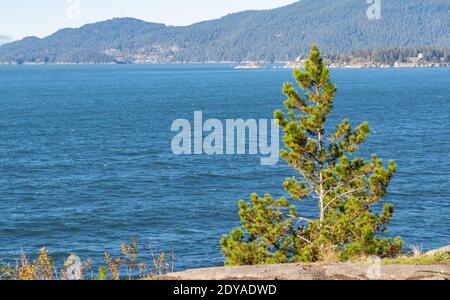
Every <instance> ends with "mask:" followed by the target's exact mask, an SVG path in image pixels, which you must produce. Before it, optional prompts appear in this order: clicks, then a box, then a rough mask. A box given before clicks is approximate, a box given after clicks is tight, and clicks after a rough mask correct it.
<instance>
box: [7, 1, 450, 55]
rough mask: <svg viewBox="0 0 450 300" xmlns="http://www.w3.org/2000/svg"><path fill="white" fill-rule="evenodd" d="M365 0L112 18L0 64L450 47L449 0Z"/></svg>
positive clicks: (14, 49)
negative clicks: (373, 0) (372, 11)
mask: <svg viewBox="0 0 450 300" xmlns="http://www.w3.org/2000/svg"><path fill="white" fill-rule="evenodd" d="M368 8H369V5H368V4H366V1H362V0H341V1H339V2H337V1H332V0H315V1H312V0H308V1H299V2H295V3H293V4H290V5H287V6H283V7H280V8H275V9H270V10H249V11H243V12H238V13H233V14H229V15H226V16H224V17H222V18H220V19H215V20H209V21H203V22H199V23H195V24H192V25H187V26H167V25H165V24H160V23H151V22H146V21H142V20H138V19H135V18H115V19H111V20H106V21H101V22H97V23H91V24H86V25H84V26H82V27H80V28H65V29H61V30H59V31H57V32H55V33H54V34H52V35H50V36H48V37H45V38H42V39H39V38H33V37H29V38H26V39H24V40H22V41H16V42H13V43H9V44H6V45H2V46H0V63H180V62H182V63H186V62H225V61H226V62H241V61H269V62H273V61H288V60H293V59H295V57H297V56H298V55H302V54H305V53H306V52H307V50H308V47H309V45H310V44H311V43H317V44H318V45H319V46H320V47H321V49H323V51H324V53H327V54H336V53H342V52H350V51H353V50H358V49H375V48H385V47H389V48H393V47H399V48H412V47H418V46H432V47H436V48H448V47H449V42H450V17H449V15H448V12H450V3H449V2H448V0H429V1H427V2H426V3H424V2H423V1H422V0H408V1H404V0H391V1H389V2H386V1H383V2H382V11H381V13H382V15H381V19H379V20H370V19H369V18H368V17H367V10H368Z"/></svg>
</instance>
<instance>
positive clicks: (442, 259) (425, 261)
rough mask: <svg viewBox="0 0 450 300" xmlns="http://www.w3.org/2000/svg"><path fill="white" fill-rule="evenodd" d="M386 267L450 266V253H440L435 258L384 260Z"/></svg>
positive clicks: (402, 257)
mask: <svg viewBox="0 0 450 300" xmlns="http://www.w3.org/2000/svg"><path fill="white" fill-rule="evenodd" d="M383 264H385V265H443V264H446V265H450V252H442V253H438V254H436V255H434V256H425V255H421V256H400V257H397V258H393V259H384V260H383Z"/></svg>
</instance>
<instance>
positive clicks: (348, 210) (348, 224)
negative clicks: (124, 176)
mask: <svg viewBox="0 0 450 300" xmlns="http://www.w3.org/2000/svg"><path fill="white" fill-rule="evenodd" d="M294 77H295V79H296V81H297V83H298V85H299V87H300V88H301V89H302V90H303V93H302V94H301V93H299V92H298V91H297V90H296V89H295V88H294V86H293V85H292V84H291V83H286V84H285V85H284V87H283V92H284V94H285V95H286V96H287V100H286V101H285V103H284V104H285V107H286V109H287V112H283V111H282V110H279V111H276V112H275V118H276V120H278V123H279V125H280V127H281V128H282V129H283V131H284V143H285V149H286V150H283V151H281V156H282V158H283V159H284V160H285V161H286V162H287V163H288V164H289V166H290V167H292V168H293V169H295V170H296V171H297V172H298V177H294V178H288V179H286V181H285V183H284V188H285V189H286V191H287V192H288V193H289V195H290V197H289V198H281V199H274V198H272V197H271V196H270V195H266V196H265V197H263V198H261V197H259V196H258V195H256V194H253V195H252V196H251V199H250V202H246V201H241V202H240V204H239V208H240V212H239V214H240V218H241V223H242V227H241V228H236V229H235V230H233V231H232V232H231V234H230V235H228V236H224V237H223V238H222V241H221V244H222V248H223V253H224V256H225V259H226V264H227V265H254V264H270V263H287V262H317V261H324V260H330V259H331V260H340V261H345V260H350V259H357V258H361V257H367V256H370V255H377V256H380V257H382V258H384V257H392V256H395V255H397V254H398V253H399V251H401V248H402V246H403V243H402V241H401V239H400V238H396V239H392V238H382V237H381V234H383V233H385V232H386V231H387V230H388V226H387V225H388V223H389V221H390V220H391V218H392V216H393V213H394V207H393V205H390V204H386V205H384V207H383V208H382V210H381V212H380V213H376V212H374V207H373V206H374V204H376V203H378V202H380V201H381V200H382V198H383V196H384V195H385V193H386V190H387V188H388V185H389V183H390V181H391V179H392V177H393V176H394V174H395V171H396V165H395V163H394V162H393V161H390V162H389V164H388V166H387V167H385V166H384V165H383V161H382V160H380V159H379V158H378V157H377V156H376V155H373V156H372V158H371V160H369V161H366V160H364V159H362V158H359V157H355V156H354V153H355V152H356V151H357V150H358V148H359V146H360V145H361V144H362V143H363V142H364V141H365V140H366V139H367V137H368V136H369V133H370V129H369V124H368V123H367V122H364V123H362V124H360V125H359V126H357V127H356V128H354V129H352V127H351V125H350V122H349V121H348V120H343V121H342V122H341V123H340V124H339V125H337V127H336V130H335V131H334V132H333V133H331V134H330V135H328V136H327V135H326V134H327V132H326V126H325V125H326V121H327V118H328V117H329V115H330V113H331V112H332V109H333V99H334V96H335V94H336V91H337V89H336V86H335V84H333V83H332V82H331V81H330V73H329V70H328V69H327V67H326V66H325V64H324V62H323V58H322V56H321V54H320V52H319V49H318V48H317V46H315V45H313V46H312V47H311V51H310V55H309V58H308V59H307V61H306V64H305V70H304V71H302V70H295V71H294ZM303 201H316V202H317V204H318V206H319V210H318V211H319V212H318V216H317V219H313V220H310V219H307V218H304V217H302V216H301V214H300V213H299V209H298V208H297V207H296V205H295V204H294V203H295V202H300V203H301V202H303Z"/></svg>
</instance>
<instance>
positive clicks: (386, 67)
mask: <svg viewBox="0 0 450 300" xmlns="http://www.w3.org/2000/svg"><path fill="white" fill-rule="evenodd" d="M282 64H283V63H281V62H276V63H274V64H264V65H263V66H262V67H258V68H239V70H261V69H262V70H264V69H292V70H294V69H298V68H303V66H287V65H285V66H283V65H282ZM284 64H286V63H284ZM95 65H98V66H108V65H111V66H120V65H127V66H158V65H159V66H162V65H167V66H168V65H174V66H176V65H230V66H232V67H236V66H240V65H242V63H239V62H172V63H22V64H19V63H1V62H0V66H95ZM277 65H279V66H277ZM329 68H330V69H446V68H450V64H446V65H441V66H432V65H424V66H412V65H407V66H360V65H347V66H333V64H331V65H330V66H329Z"/></svg>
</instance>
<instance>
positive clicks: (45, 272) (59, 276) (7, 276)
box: [0, 238, 174, 280]
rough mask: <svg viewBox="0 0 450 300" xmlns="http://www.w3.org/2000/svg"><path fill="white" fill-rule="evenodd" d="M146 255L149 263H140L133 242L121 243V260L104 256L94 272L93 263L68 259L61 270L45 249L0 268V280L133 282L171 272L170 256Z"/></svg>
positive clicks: (172, 260) (172, 259)
mask: <svg viewBox="0 0 450 300" xmlns="http://www.w3.org/2000/svg"><path fill="white" fill-rule="evenodd" d="M149 251H150V257H151V258H150V262H145V261H143V260H141V259H140V257H139V252H138V244H137V240H136V238H132V241H131V244H126V243H122V247H121V256H119V257H113V256H112V255H111V254H110V253H109V252H105V253H104V265H101V266H99V267H98V268H94V265H93V261H92V260H91V259H88V260H86V261H82V260H81V259H80V258H79V257H77V256H76V255H71V256H69V258H67V260H66V261H65V263H64V265H63V266H62V267H61V268H58V266H57V265H56V263H55V260H54V259H53V258H51V257H50V256H49V254H48V251H47V249H46V248H42V249H41V250H40V253H39V256H38V257H37V259H36V260H33V261H31V260H30V259H29V257H27V256H26V255H25V254H22V255H21V257H20V259H19V260H18V262H17V264H16V266H15V267H0V280H136V279H142V278H149V277H156V276H162V275H164V274H167V273H171V272H173V269H174V253H173V252H171V253H170V255H166V253H164V252H161V253H160V254H159V255H155V254H154V253H153V251H152V249H151V248H150V249H149Z"/></svg>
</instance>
